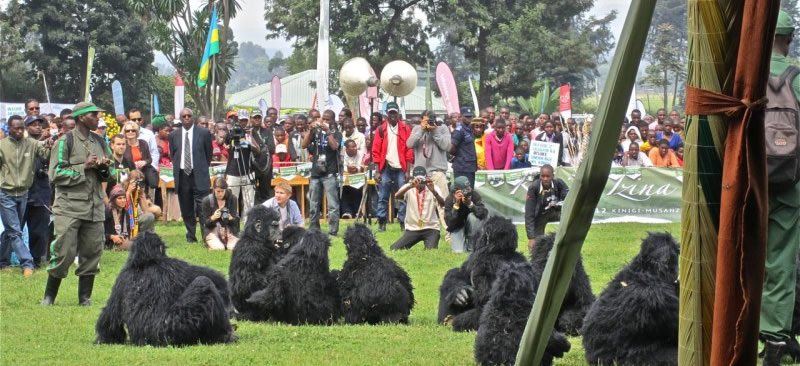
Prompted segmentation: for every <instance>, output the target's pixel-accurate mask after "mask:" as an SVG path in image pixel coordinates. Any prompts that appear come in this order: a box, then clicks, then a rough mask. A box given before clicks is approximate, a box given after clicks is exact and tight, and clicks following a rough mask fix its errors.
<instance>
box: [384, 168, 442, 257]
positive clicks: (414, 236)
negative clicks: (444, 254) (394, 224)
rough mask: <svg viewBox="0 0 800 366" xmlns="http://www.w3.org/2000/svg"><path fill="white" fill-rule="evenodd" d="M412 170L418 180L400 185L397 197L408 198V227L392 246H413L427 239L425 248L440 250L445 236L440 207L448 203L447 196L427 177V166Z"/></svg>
mask: <svg viewBox="0 0 800 366" xmlns="http://www.w3.org/2000/svg"><path fill="white" fill-rule="evenodd" d="M412 172H413V177H414V179H412V180H411V182H410V183H408V184H406V185H404V186H402V187H400V190H399V191H397V194H395V196H394V197H395V198H396V199H398V200H404V201H406V218H405V227H406V229H405V231H404V232H403V236H402V237H400V239H398V240H397V241H396V242H395V243H394V244H392V247H391V249H392V250H397V249H409V248H411V247H413V246H414V245H415V244H417V243H419V242H420V241H424V242H425V249H436V248H438V247H439V238H440V237H441V235H440V234H439V213H438V208H439V207H440V206H441V205H443V204H444V198H442V195H441V193H440V192H439V188H437V187H435V186H434V184H433V181H432V180H430V179H429V178H428V177H427V176H426V172H425V168H423V167H421V166H418V167H416V168H414V170H413V171H412Z"/></svg>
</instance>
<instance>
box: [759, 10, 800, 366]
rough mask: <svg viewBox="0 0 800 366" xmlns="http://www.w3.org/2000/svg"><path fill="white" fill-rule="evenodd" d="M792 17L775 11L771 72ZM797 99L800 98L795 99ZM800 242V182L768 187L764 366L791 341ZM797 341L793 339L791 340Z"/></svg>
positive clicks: (782, 59) (779, 69) (797, 86)
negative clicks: (775, 24) (781, 188)
mask: <svg viewBox="0 0 800 366" xmlns="http://www.w3.org/2000/svg"><path fill="white" fill-rule="evenodd" d="M793 33H794V21H793V20H792V18H791V17H790V16H789V14H787V13H786V12H784V11H783V10H781V11H780V13H779V15H778V25H777V28H776V30H775V41H774V43H773V46H772V60H771V62H770V68H769V73H770V76H781V75H782V74H783V73H784V71H786V69H787V68H788V67H789V60H788V59H787V58H786V56H787V55H788V54H789V45H790V44H791V42H792V38H793ZM792 91H793V92H794V96H795V98H797V97H798V96H800V77H795V78H794V79H793V80H792ZM798 101H800V99H798ZM798 246H800V183H798V184H796V185H795V186H794V187H793V188H789V189H786V190H782V191H775V190H770V191H769V226H768V233H767V260H766V267H765V273H764V275H765V276H764V290H763V292H762V300H761V320H760V325H759V328H760V329H759V332H760V335H761V338H762V339H764V340H765V343H764V363H763V365H764V366H774V365H780V364H781V358H782V356H783V354H784V352H785V351H786V350H787V346H788V343H789V342H791V341H792V336H793V335H792V333H791V329H792V316H793V310H794V303H795V299H794V298H795V296H796V294H795V281H796V280H797V279H796V273H797V250H798ZM793 343H794V344H795V345H796V343H797V342H796V341H795V342H793Z"/></svg>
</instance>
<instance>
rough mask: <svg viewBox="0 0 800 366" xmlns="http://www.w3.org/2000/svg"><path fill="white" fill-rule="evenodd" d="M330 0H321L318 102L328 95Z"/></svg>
mask: <svg viewBox="0 0 800 366" xmlns="http://www.w3.org/2000/svg"><path fill="white" fill-rule="evenodd" d="M329 12H330V0H319V40H318V41H317V75H316V76H317V100H318V101H320V102H319V103H317V104H318V105H319V107H320V110H322V108H321V107H323V104H324V103H322V101H324V100H325V99H327V98H326V97H327V96H328V41H329V36H328V34H329V30H330V16H329Z"/></svg>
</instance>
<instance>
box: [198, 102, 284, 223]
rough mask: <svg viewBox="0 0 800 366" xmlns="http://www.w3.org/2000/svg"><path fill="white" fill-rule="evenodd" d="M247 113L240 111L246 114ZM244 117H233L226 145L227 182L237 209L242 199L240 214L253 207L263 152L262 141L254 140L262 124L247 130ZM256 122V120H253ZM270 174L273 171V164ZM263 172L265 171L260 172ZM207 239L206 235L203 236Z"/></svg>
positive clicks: (245, 218)
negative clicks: (258, 167)
mask: <svg viewBox="0 0 800 366" xmlns="http://www.w3.org/2000/svg"><path fill="white" fill-rule="evenodd" d="M243 112H246V111H239V113H240V114H244V113H243ZM246 117H247V115H244V116H232V117H231V118H233V119H234V124H233V127H232V128H231V130H230V131H229V132H228V139H227V141H226V145H227V146H228V166H227V167H226V168H225V178H224V179H225V181H226V182H227V183H228V187H230V192H231V194H232V201H233V202H234V205H236V207H237V208H239V206H238V202H239V196H241V197H242V209H241V211H240V212H244V213H246V212H247V211H249V210H250V208H251V207H253V201H254V200H255V192H256V170H255V169H254V168H255V167H254V164H255V159H256V157H257V156H258V154H260V152H261V150H262V149H261V140H260V139H258V138H253V131H256V134H258V132H257V131H258V130H260V124H258V125H253V126H251V127H249V128H247V129H245V128H243V127H242V126H241V124H240V123H237V122H241V119H240V118H246ZM253 121H254V122H255V119H254V120H253ZM269 165H270V168H269V169H270V172H271V171H272V167H271V164H269ZM259 172H263V170H259ZM243 219H244V220H247V216H246V215H243ZM203 237H204V238H205V234H204V235H203Z"/></svg>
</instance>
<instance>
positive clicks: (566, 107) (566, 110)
mask: <svg viewBox="0 0 800 366" xmlns="http://www.w3.org/2000/svg"><path fill="white" fill-rule="evenodd" d="M558 111H559V112H560V113H561V117H564V118H572V93H571V90H570V86H569V84H566V85H562V86H561V87H560V88H558Z"/></svg>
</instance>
